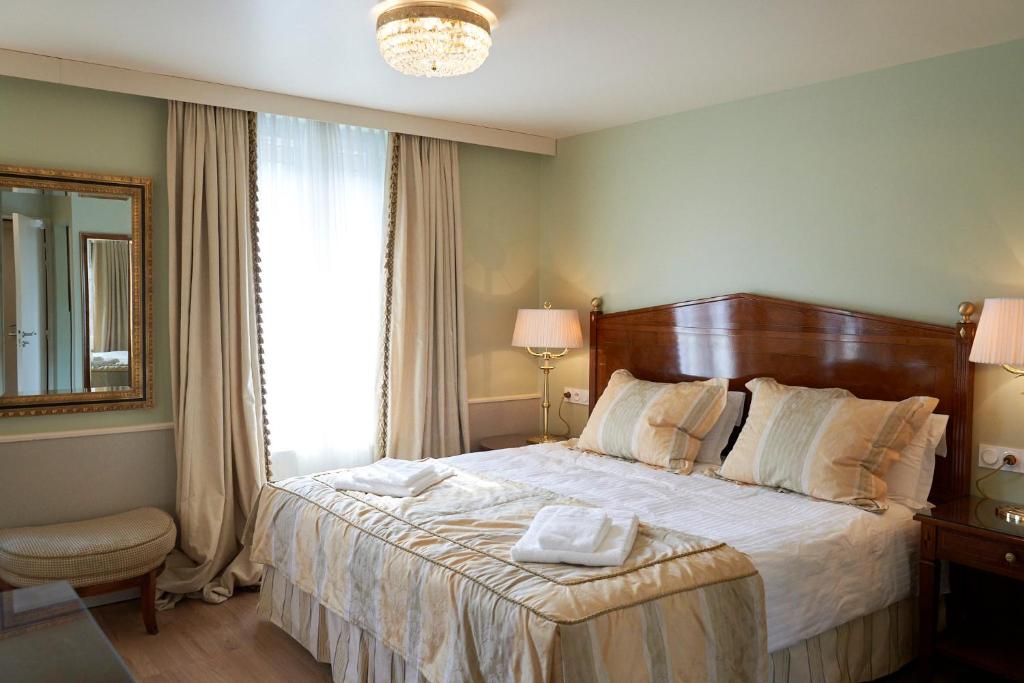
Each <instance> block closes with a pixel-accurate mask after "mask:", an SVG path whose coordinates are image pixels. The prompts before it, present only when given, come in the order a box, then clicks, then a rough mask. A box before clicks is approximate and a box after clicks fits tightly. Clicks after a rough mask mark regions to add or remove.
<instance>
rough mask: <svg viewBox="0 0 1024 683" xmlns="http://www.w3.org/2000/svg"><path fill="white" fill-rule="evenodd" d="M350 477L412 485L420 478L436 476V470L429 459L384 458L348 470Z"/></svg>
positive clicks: (363, 480)
mask: <svg viewBox="0 0 1024 683" xmlns="http://www.w3.org/2000/svg"><path fill="white" fill-rule="evenodd" d="M350 472H351V473H352V477H353V478H354V479H357V480H358V481H362V482H365V483H371V484H377V483H385V484H393V485H395V486H414V485H416V484H417V483H419V482H420V481H422V480H425V479H429V478H430V477H433V476H436V474H437V470H436V469H435V468H434V463H433V462H432V461H430V460H397V459H395V458H384V459H383V460H378V461H377V462H375V463H373V464H372V465H366V466H364V467H357V468H355V469H352V470H350Z"/></svg>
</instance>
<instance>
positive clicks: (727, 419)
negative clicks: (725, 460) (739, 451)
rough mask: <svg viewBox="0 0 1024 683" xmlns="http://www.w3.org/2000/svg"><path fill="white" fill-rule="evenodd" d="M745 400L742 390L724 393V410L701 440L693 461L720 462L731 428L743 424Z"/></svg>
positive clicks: (717, 463)
mask: <svg viewBox="0 0 1024 683" xmlns="http://www.w3.org/2000/svg"><path fill="white" fill-rule="evenodd" d="M746 402H747V395H746V394H745V393H743V392H742V391H730V392H729V393H728V394H727V395H726V397H725V410H723V411H722V414H721V415H719V416H718V421H717V422H715V426H714V427H712V428H711V431H710V432H708V434H707V436H705V437H704V441H702V442H701V444H700V450H699V451H698V452H697V460H696V461H695V462H706V463H710V464H713V465H721V464H722V451H724V450H725V447H726V446H728V445H729V437H730V436H732V431H733V429H735V428H736V427H739V426H740V425H741V424H743V404H745V403H746Z"/></svg>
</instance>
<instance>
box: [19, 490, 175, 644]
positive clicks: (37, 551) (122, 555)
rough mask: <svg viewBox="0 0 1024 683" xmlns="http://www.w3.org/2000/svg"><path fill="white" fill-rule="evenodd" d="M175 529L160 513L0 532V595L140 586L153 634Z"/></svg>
mask: <svg viewBox="0 0 1024 683" xmlns="http://www.w3.org/2000/svg"><path fill="white" fill-rule="evenodd" d="M176 536H177V529H176V528H175V526H174V520H173V519H171V516H170V515H168V514H167V513H166V512H164V511H163V510H158V509H156V508H138V509H136V510H130V511H128V512H122V513H121V514H117V515H110V516H109V517H99V518H97V519H89V520H85V521H82V522H69V523H67V524H50V525H47V526H34V527H19V528H15V529H0V590H5V589H10V588H22V587H25V586H35V585H38V584H41V583H49V582H51V581H61V580H64V581H67V582H69V583H70V584H71V585H72V586H74V587H75V590H77V591H78V594H79V595H80V596H81V597H83V598H84V597H89V596H92V595H100V594H102V593H110V592H112V591H117V590H124V589H126V588H133V587H135V586H139V588H140V589H141V592H142V621H143V623H144V624H145V625H146V630H147V631H148V632H149V633H156V632H157V626H156V606H155V600H156V577H157V575H158V574H159V573H160V572H161V570H163V565H164V559H165V558H166V557H167V553H169V552H170V551H171V549H172V548H173V547H174V540H175V538H176Z"/></svg>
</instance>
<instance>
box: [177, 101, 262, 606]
mask: <svg viewBox="0 0 1024 683" xmlns="http://www.w3.org/2000/svg"><path fill="white" fill-rule="evenodd" d="M250 125H254V123H253V124H250V118H249V117H248V116H247V115H246V113H245V112H241V111H235V110H231V109H222V108H219V107H208V106H203V105H197V104H185V103H181V102H170V103H169V108H168V121H167V188H168V204H169V214H170V233H171V234H170V300H171V306H170V328H171V388H172V398H173V402H174V427H175V453H176V455H177V461H178V500H177V511H178V521H179V525H180V536H179V539H180V545H181V551H180V552H178V553H176V554H175V555H172V557H171V559H170V560H169V561H168V567H167V569H166V571H165V572H164V573H163V574H162V575H161V576H160V579H159V580H158V582H157V586H158V587H159V588H160V589H161V590H163V591H166V592H167V593H168V594H169V595H164V596H163V604H164V605H167V604H168V603H173V602H174V601H176V600H178V599H180V598H181V597H182V596H183V595H190V596H192V597H201V598H203V599H204V600H206V601H208V602H220V601H222V600H225V599H226V598H228V597H230V595H231V594H232V592H233V590H234V587H235V586H236V585H252V584H255V583H257V582H258V581H259V580H260V576H261V568H260V567H259V566H258V565H256V564H254V563H253V562H252V561H251V560H250V559H249V553H248V550H245V549H243V548H242V545H241V543H240V538H241V535H242V531H243V528H244V526H245V523H246V519H247V517H248V515H249V513H250V511H251V510H252V508H253V503H254V501H255V499H256V495H257V493H258V491H259V489H260V487H261V486H262V485H263V484H264V483H265V481H266V475H265V470H264V466H265V463H264V432H263V414H262V403H261V400H260V396H261V391H262V389H261V386H260V385H261V383H260V368H259V346H258V339H257V335H258V325H257V318H256V277H255V274H254V263H253V248H254V247H253V243H252V239H251V238H252V234H251V228H252V225H251V222H252V220H253V218H252V215H253V214H252V213H251V211H252V209H253V207H252V206H251V205H250V197H251V195H250V180H251V171H250V161H251V159H250V149H252V148H253V145H255V142H254V139H253V137H254V136H253V137H251V136H250V133H251V131H250Z"/></svg>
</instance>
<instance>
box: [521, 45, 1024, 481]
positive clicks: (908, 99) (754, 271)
mask: <svg viewBox="0 0 1024 683" xmlns="http://www.w3.org/2000/svg"><path fill="white" fill-rule="evenodd" d="M1022 74H1024V41H1017V42H1013V43H1008V44H1004V45H999V46H995V47H991V48H985V49H981V50H975V51H971V52H964V53H959V54H955V55H951V56H946V57H940V58H936V59H931V60H927V61H922V62H917V63H914V64H909V65H905V66H899V67H895V68H891V69H886V70H882V71H876V72H872V73H867V74H862V75H858V76H854V77H850V78H844V79H841V80H837V81H831V82H828V83H823V84H819V85H814V86H810V87H805V88H800V89H797V90H791V91H787V92H782V93H777V94H772V95H767V96H763V97H758V98H754V99H750V100H745V101H740V102H734V103H730V104H725V105H721V106H715V107H709V108H706V109H700V110H696V111H691V112H685V113H682V114H676V115H673V116H668V117H665V118H660V119H655V120H652V121H647V122H643V123H638V124H633V125H629V126H623V127H619V128H614V129H609V130H604V131H599V132H596V133H591V134H586V135H581V136H578V137H574V138H569V139H566V140H560V141H559V143H558V155H557V156H556V157H554V158H550V159H545V160H544V161H543V162H542V172H541V187H542V188H543V190H542V197H541V201H542V208H541V250H540V254H541V271H540V272H541V294H542V296H545V297H555V298H559V299H562V300H566V301H567V302H568V303H571V304H572V305H575V306H577V307H578V308H580V310H581V312H584V313H585V312H586V311H587V310H588V309H589V301H590V298H591V297H593V296H598V295H600V296H603V297H604V300H605V309H606V310H611V311H614V310H623V309H629V308H635V307H638V306H648V305H655V304H662V303H668V302H672V301H680V300H686V299H692V298H697V297H702V296H711V295H717V294H727V293H731V292H739V291H749V292H755V293H762V294H769V295H775V296H781V297H789V298H794V299H799V300H804V301H810V302H813V303H823V304H830V305H835V306H841V307H850V308H854V309H861V310H866V311H870V312H875V313H884V314H891V315H895V316H901V317H907V318H912V319H918V320H924V321H931V322H938V323H945V324H953V322H955V320H956V308H957V304H958V303H959V302H960V301H963V300H965V299H970V300H974V301H979V302H980V301H981V300H982V299H983V298H985V297H993V296H1024V80H1022ZM553 374H556V375H557V376H555V377H553V381H554V382H555V383H556V386H562V385H564V384H570V385H576V386H586V379H587V375H586V354H585V353H578V354H576V355H575V356H573V357H571V358H570V359H569V360H568V361H567V362H565V363H563V364H562V365H561V367H560V368H559V370H557V371H556V372H555V373H553ZM1021 388H1022V387H1021V386H1020V385H1019V383H1018V385H1017V386H1015V387H1014V386H1011V384H1010V382H1009V380H1008V377H1007V376H1006V375H1005V373H1003V372H1002V371H1001V370H999V369H997V368H989V367H980V368H978V384H977V391H976V406H977V417H976V420H975V435H976V437H977V438H980V439H982V440H984V441H987V442H989V443H996V444H1001V445H1007V446H1024V396H1021V395H1020V389H1021ZM584 419H585V413H584V412H583V411H580V410H575V411H574V421H575V423H576V428H577V429H579V427H580V425H581V424H582V422H583V420H584ZM985 471H987V470H985ZM990 482H991V484H992V486H991V487H990V488H991V489H992V491H993V492H996V493H999V494H1000V495H1003V496H1009V497H1015V498H1018V499H1024V481H1020V480H1019V477H1016V476H1015V475H1002V474H1000V475H999V477H998V478H995V479H993V480H990Z"/></svg>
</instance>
